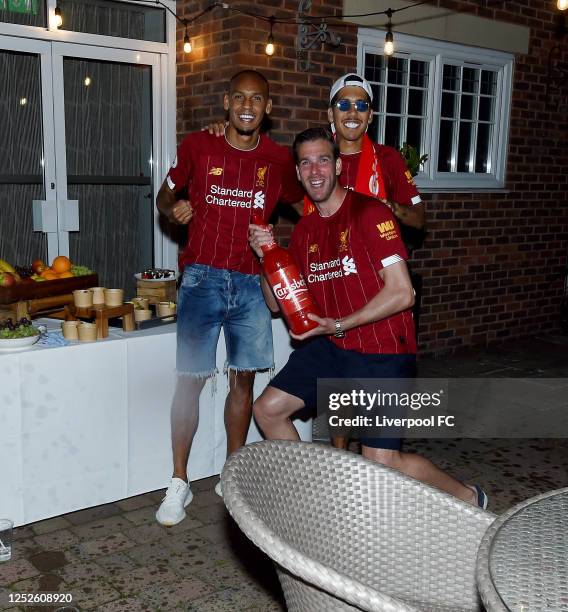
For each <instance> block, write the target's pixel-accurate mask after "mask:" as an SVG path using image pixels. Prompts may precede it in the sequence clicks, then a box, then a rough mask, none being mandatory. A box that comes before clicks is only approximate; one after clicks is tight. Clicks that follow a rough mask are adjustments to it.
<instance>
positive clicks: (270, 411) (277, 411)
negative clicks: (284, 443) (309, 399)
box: [252, 387, 302, 425]
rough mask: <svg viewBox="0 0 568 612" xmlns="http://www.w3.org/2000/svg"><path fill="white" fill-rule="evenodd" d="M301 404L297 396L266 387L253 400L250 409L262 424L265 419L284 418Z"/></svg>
mask: <svg viewBox="0 0 568 612" xmlns="http://www.w3.org/2000/svg"><path fill="white" fill-rule="evenodd" d="M298 403H300V405H299V406H298V405H297V404H298ZM301 406H302V402H301V400H299V399H298V398H295V397H293V396H292V395H289V394H288V393H285V392H284V391H280V390H279V389H275V388H273V387H267V388H266V389H265V390H264V392H263V393H262V395H261V396H260V397H259V398H258V399H257V400H256V401H255V402H254V404H253V407H252V409H253V413H254V418H255V419H256V420H257V421H258V422H259V423H260V424H261V425H262V423H263V422H266V421H271V420H274V419H276V420H278V419H286V418H288V417H289V416H290V415H291V414H293V413H294V412H296V411H297V410H299V408H301Z"/></svg>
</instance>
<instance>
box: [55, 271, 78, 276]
mask: <svg viewBox="0 0 568 612" xmlns="http://www.w3.org/2000/svg"><path fill="white" fill-rule="evenodd" d="M57 276H58V277H59V278H73V277H74V276H75V275H74V274H73V272H71V270H67V272H61V273H60V274H58V275H57Z"/></svg>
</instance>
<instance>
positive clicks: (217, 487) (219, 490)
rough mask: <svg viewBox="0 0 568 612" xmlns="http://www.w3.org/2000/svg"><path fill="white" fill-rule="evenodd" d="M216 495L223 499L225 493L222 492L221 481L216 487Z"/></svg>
mask: <svg viewBox="0 0 568 612" xmlns="http://www.w3.org/2000/svg"><path fill="white" fill-rule="evenodd" d="M215 493H217V495H218V496H219V497H221V498H222V497H223V491H222V490H221V481H219V482H218V483H217V484H216V485H215Z"/></svg>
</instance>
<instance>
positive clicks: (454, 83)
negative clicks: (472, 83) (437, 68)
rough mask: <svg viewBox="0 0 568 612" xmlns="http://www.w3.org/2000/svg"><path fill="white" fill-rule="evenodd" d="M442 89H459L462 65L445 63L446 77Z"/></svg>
mask: <svg viewBox="0 0 568 612" xmlns="http://www.w3.org/2000/svg"><path fill="white" fill-rule="evenodd" d="M443 81H444V82H443V85H442V89H450V90H451V91H458V90H459V85H460V67H459V66H452V65H451V64H444V79H443Z"/></svg>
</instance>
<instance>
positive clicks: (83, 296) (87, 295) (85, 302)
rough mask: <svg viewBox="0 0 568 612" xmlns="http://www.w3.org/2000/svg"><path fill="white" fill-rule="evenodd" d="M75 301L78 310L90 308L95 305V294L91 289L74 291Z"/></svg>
mask: <svg viewBox="0 0 568 612" xmlns="http://www.w3.org/2000/svg"><path fill="white" fill-rule="evenodd" d="M73 301H74V302H75V306H77V308H90V307H91V306H92V305H93V292H92V291H91V290H90V289H76V290H75V291H73Z"/></svg>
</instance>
